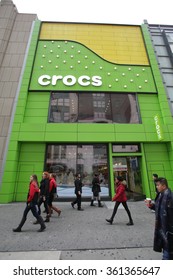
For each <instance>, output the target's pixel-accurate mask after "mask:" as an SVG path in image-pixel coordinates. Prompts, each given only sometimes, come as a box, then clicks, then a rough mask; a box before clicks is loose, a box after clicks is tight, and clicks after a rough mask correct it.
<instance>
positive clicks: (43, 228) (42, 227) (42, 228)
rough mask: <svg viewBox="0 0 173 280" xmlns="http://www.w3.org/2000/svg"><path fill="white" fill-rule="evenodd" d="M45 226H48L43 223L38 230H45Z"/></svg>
mask: <svg viewBox="0 0 173 280" xmlns="http://www.w3.org/2000/svg"><path fill="white" fill-rule="evenodd" d="M45 228H46V226H45V224H44V225H41V228H40V229H39V230H38V232H42V231H44V230H45Z"/></svg>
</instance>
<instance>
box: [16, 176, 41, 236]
mask: <svg viewBox="0 0 173 280" xmlns="http://www.w3.org/2000/svg"><path fill="white" fill-rule="evenodd" d="M39 192H40V190H39V187H38V181H37V175H35V174H34V175H32V176H31V177H30V184H29V192H28V197H27V202H26V208H25V210H24V212H23V217H22V220H21V222H20V224H19V225H18V227H17V228H15V229H13V231H14V232H21V229H22V227H23V225H24V223H25V222H26V219H27V215H28V212H29V211H30V210H31V212H32V214H33V216H34V217H35V218H36V219H37V221H38V223H39V224H40V225H41V227H40V229H39V230H38V232H41V231H43V230H45V228H46V226H45V224H44V221H43V218H42V217H41V216H40V215H39V214H38V204H37V203H38V195H39Z"/></svg>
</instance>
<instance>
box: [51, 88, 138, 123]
mask: <svg viewBox="0 0 173 280" xmlns="http://www.w3.org/2000/svg"><path fill="white" fill-rule="evenodd" d="M136 98H137V97H136V95H135V94H125V93H121V94H120V93H67V92H63V93H59V92H56V93H52V94H51V101H50V109H49V120H48V121H49V122H53V123H73V122H78V123H140V117H139V110H138V106H137V100H136Z"/></svg>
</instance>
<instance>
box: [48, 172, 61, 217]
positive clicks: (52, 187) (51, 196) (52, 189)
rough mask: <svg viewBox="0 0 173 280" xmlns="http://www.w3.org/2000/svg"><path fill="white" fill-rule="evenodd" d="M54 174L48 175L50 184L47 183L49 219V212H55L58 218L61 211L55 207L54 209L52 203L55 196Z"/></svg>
mask: <svg viewBox="0 0 173 280" xmlns="http://www.w3.org/2000/svg"><path fill="white" fill-rule="evenodd" d="M56 188H57V183H56V174H55V173H51V174H50V182H49V199H48V207H49V217H51V210H52V209H53V210H55V212H57V213H58V216H60V215H61V210H60V209H59V208H57V207H55V206H54V205H53V204H52V202H53V200H54V195H55V194H56Z"/></svg>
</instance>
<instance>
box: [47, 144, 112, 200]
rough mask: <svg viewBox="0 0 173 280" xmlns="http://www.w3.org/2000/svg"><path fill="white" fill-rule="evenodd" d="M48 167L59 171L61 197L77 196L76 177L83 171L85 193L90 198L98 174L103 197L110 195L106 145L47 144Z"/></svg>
mask: <svg viewBox="0 0 173 280" xmlns="http://www.w3.org/2000/svg"><path fill="white" fill-rule="evenodd" d="M45 170H47V171H49V172H51V173H52V172H53V173H56V179H57V184H58V194H59V196H60V197H68V196H69V197H70V196H74V177H75V174H76V173H80V175H81V178H82V183H83V185H84V186H83V191H82V196H85V197H91V195H92V191H91V188H92V179H93V176H94V174H95V173H98V174H99V178H100V180H101V191H102V196H109V189H108V185H109V184H108V180H109V176H108V153H107V146H106V145H102V144H99V145H48V146H47V153H46V164H45Z"/></svg>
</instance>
